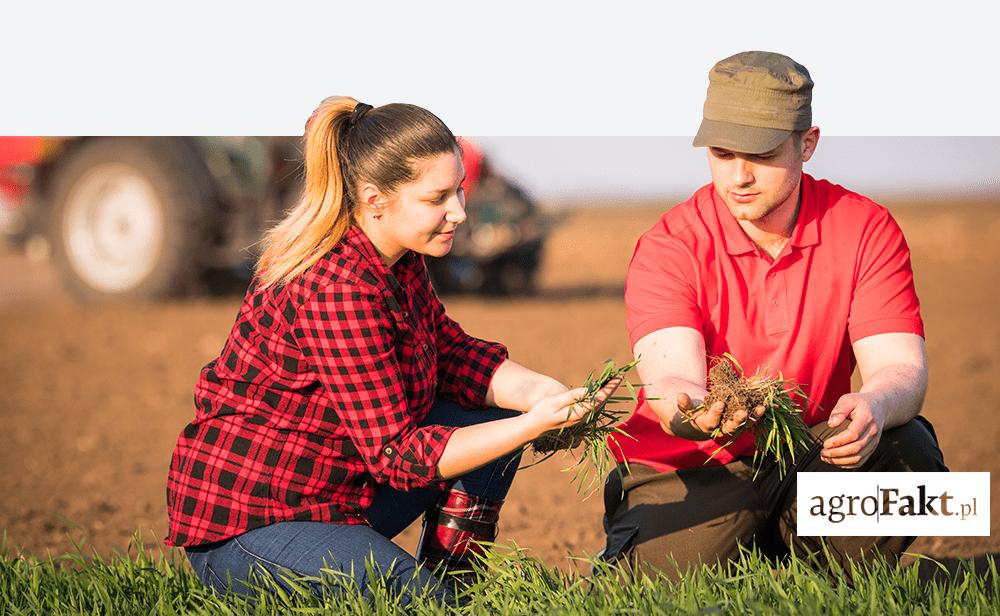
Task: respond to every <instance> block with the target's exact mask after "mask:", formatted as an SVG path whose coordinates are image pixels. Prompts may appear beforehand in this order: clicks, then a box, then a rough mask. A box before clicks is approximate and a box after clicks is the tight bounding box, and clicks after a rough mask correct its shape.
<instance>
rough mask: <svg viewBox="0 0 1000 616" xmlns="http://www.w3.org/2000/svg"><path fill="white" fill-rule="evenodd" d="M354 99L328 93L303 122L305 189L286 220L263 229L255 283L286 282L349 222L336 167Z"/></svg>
mask: <svg viewBox="0 0 1000 616" xmlns="http://www.w3.org/2000/svg"><path fill="white" fill-rule="evenodd" d="M357 104H358V101H356V100H354V99H353V98H350V97H348V96H331V97H330V98H327V99H325V100H324V101H323V102H322V103H320V105H319V107H317V108H316V111H314V112H313V114H312V115H311V116H310V117H309V121H308V122H306V133H305V172H306V178H305V190H304V191H303V193H302V197H301V198H300V199H299V201H298V203H297V204H296V205H295V206H294V207H293V208H292V210H291V211H290V212H289V213H288V215H287V216H286V217H285V219H284V220H282V221H281V222H280V223H278V225H277V226H275V227H274V228H272V229H270V230H268V231H267V233H266V234H265V235H264V240H263V245H264V248H263V251H262V252H261V255H260V259H259V260H258V261H257V277H258V280H259V283H258V286H259V287H261V288H266V287H270V286H272V285H280V284H286V283H288V282H290V281H291V280H293V279H295V278H296V277H297V276H299V275H300V274H302V272H304V271H306V270H307V269H309V268H310V267H311V266H312V265H313V264H314V263H316V261H318V260H319V259H320V257H322V256H323V255H324V254H326V253H327V252H328V251H329V250H330V249H331V248H333V247H334V245H336V244H337V242H339V241H340V240H341V238H343V237H344V234H345V233H347V229H348V228H349V227H350V226H351V211H350V207H349V199H348V196H347V191H346V190H345V179H344V177H343V170H342V168H341V165H340V156H341V152H340V149H341V147H342V143H341V141H342V139H341V135H342V131H343V130H345V129H346V128H347V126H346V124H347V122H348V120H349V118H350V116H351V113H352V112H353V111H354V107H355V106H356V105H357Z"/></svg>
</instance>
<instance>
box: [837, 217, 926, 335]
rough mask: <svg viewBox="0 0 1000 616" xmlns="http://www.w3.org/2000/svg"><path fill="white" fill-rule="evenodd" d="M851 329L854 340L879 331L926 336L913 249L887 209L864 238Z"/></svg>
mask: <svg viewBox="0 0 1000 616" xmlns="http://www.w3.org/2000/svg"><path fill="white" fill-rule="evenodd" d="M847 329H848V334H849V335H850V339H851V342H852V343H854V342H856V341H858V340H860V339H862V338H866V337H868V336H873V335H875V334H886V333H896V332H902V333H912V334H917V335H919V336H923V335H924V325H923V321H922V320H921V318H920V303H919V301H918V300H917V294H916V291H915V289H914V285H913V269H912V268H911V266H910V250H909V248H908V247H907V245H906V239H905V238H904V237H903V232H902V230H900V228H899V225H897V224H896V221H895V220H893V219H892V216H890V215H889V213H888V212H887V211H885V210H884V209H882V210H880V211H879V214H878V215H876V216H875V217H874V218H873V220H872V222H871V223H870V224H869V225H868V227H867V228H866V229H865V233H864V235H863V236H862V238H861V244H860V246H859V249H858V258H857V265H856V269H855V283H854V294H853V296H852V298H851V309H850V315H849V317H848V322H847Z"/></svg>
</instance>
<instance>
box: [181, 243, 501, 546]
mask: <svg viewBox="0 0 1000 616" xmlns="http://www.w3.org/2000/svg"><path fill="white" fill-rule="evenodd" d="M506 358H507V349H506V348H505V347H504V346H503V345H500V344H497V343H493V342H485V341H483V340H479V339H477V338H473V337H471V336H469V335H468V334H466V333H465V332H464V331H463V330H462V328H461V327H460V326H459V325H458V323H456V322H455V321H453V320H451V319H450V318H448V316H447V315H446V314H445V311H444V307H443V306H442V305H441V302H440V301H439V300H438V298H437V296H436V295H435V294H434V290H433V289H432V287H431V285H430V280H429V279H428V277H427V270H426V268H425V266H424V261H423V257H422V256H421V255H418V254H415V253H412V252H408V253H407V254H406V255H404V256H403V257H402V258H401V259H400V260H399V261H398V262H397V263H396V264H395V265H394V266H393V267H392V271H390V270H389V268H388V267H386V265H385V262H384V261H383V260H382V259H381V257H379V255H378V253H377V252H376V251H375V247H374V246H373V245H372V244H371V241H370V240H369V239H368V238H367V237H366V236H365V234H364V233H363V232H361V230H360V229H358V228H356V227H352V228H351V229H350V230H349V231H348V233H347V234H346V236H345V237H344V239H343V240H342V241H341V242H340V243H339V244H338V245H337V246H336V247H335V248H334V249H333V250H331V251H330V252H329V253H328V254H327V255H325V256H324V257H323V259H321V260H320V261H319V262H318V263H317V264H316V265H315V266H314V267H312V268H310V270H309V271H307V272H306V273H305V274H304V275H303V276H301V277H299V279H297V280H296V281H294V282H292V283H289V284H288V285H286V286H283V287H276V288H271V289H267V290H263V291H260V290H257V289H256V285H251V287H250V290H249V291H248V292H247V295H246V298H245V299H244V301H243V305H242V306H241V307H240V311H239V315H238V316H237V318H236V324H235V325H234V327H233V330H232V332H231V333H230V335H229V339H228V340H227V342H226V345H225V347H224V348H223V350H222V353H221V355H220V356H219V358H218V359H216V360H213V361H212V362H210V363H209V364H208V365H206V366H205V368H204V369H203V370H202V372H201V377H200V378H199V380H198V384H197V387H196V388H195V409H196V413H195V419H194V421H192V422H191V423H190V424H188V426H187V427H186V428H184V430H183V432H182V433H181V435H180V437H179V438H178V440H177V446H176V448H175V450H174V455H173V459H172V460H171V464H170V473H169V476H168V479H167V509H168V513H169V516H170V532H169V535H168V536H167V540H166V543H167V544H168V545H176V546H193V545H199V544H204V543H210V542H214V541H220V540H223V539H227V538H229V537H233V536H236V535H239V534H241V533H243V532H245V531H247V530H250V529H253V528H257V527H260V526H265V525H267V524H272V523H274V522H280V521H286V520H312V521H318V522H342V523H347V524H364V523H366V522H367V520H366V518H365V510H366V509H367V508H368V507H369V506H370V505H371V501H372V495H373V493H374V483H375V482H378V483H388V484H389V485H391V486H393V487H395V488H399V489H408V488H416V487H421V486H426V485H431V484H434V483H436V482H437V481H438V480H437V478H436V477H437V463H438V459H439V458H440V457H441V453H442V452H443V451H444V447H445V444H446V443H447V442H448V439H449V437H450V436H451V433H452V432H453V431H454V430H455V428H450V427H445V426H426V427H423V428H420V427H418V424H419V423H420V422H421V421H422V420H423V419H424V417H426V416H427V413H428V412H429V411H430V407H431V405H432V404H433V402H434V399H435V397H436V396H439V395H440V396H444V397H447V398H450V399H452V400H454V401H456V402H458V403H459V404H462V405H464V406H466V407H469V408H481V407H482V406H484V404H485V398H486V391H487V389H488V388H489V384H490V380H491V379H492V377H493V373H494V372H495V371H496V369H497V367H498V366H499V365H500V363H502V362H503V361H504V359H506Z"/></svg>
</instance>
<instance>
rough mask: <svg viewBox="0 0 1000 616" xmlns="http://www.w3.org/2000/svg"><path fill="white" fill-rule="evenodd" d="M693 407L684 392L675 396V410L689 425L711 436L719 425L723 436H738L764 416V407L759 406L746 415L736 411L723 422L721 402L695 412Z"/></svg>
mask: <svg viewBox="0 0 1000 616" xmlns="http://www.w3.org/2000/svg"><path fill="white" fill-rule="evenodd" d="M694 407H695V404H694V402H692V401H691V396H689V395H688V394H686V393H684V392H681V393H679V394H677V410H679V411H680V412H681V413H683V414H684V415H686V416H688V417H690V418H691V421H690V425H691V426H693V427H694V428H696V429H698V430H699V431H701V432H704V433H705V434H711V433H712V432H713V431H714V430H715V429H716V428H718V427H720V424H721V428H722V433H723V434H725V435H727V436H738V435H739V434H740V433H742V432H743V431H744V430H746V429H747V428H749V427H750V426H752V425H753V424H755V423H757V420H759V419H760V418H761V417H762V416H763V415H764V406H763V405H759V406H757V408H755V409H754V410H753V412H752V413H747V411H746V409H737V410H736V412H734V413H733V416H732V417H730V418H729V419H727V420H725V421H723V419H722V416H723V415H724V414H725V412H726V403H725V402H723V401H722V400H719V401H716V402H715V403H714V404H712V406H710V407H708V408H702V409H700V410H698V411H695V410H694Z"/></svg>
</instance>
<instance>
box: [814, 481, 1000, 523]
mask: <svg viewBox="0 0 1000 616" xmlns="http://www.w3.org/2000/svg"><path fill="white" fill-rule="evenodd" d="M796 484H797V491H798V492H797V497H798V500H797V516H798V519H797V521H796V522H797V527H798V533H799V535H801V536H804V537H808V536H828V537H836V536H855V537H865V536H886V535H902V536H935V537H948V536H951V537H955V536H964V537H988V536H989V535H990V474H989V473H847V472H845V473H833V472H830V473H798V475H797V476H796Z"/></svg>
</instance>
